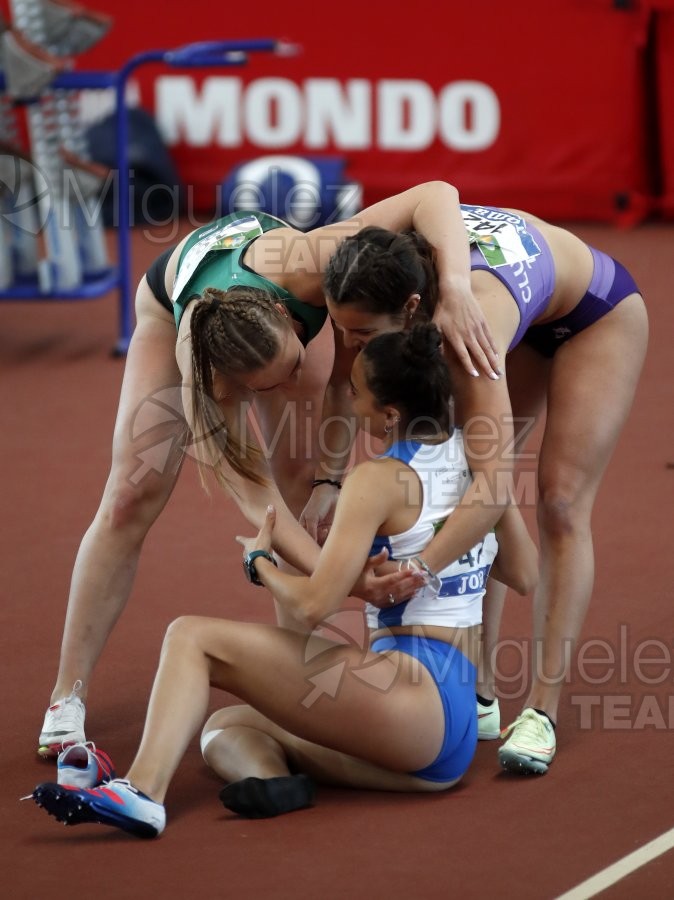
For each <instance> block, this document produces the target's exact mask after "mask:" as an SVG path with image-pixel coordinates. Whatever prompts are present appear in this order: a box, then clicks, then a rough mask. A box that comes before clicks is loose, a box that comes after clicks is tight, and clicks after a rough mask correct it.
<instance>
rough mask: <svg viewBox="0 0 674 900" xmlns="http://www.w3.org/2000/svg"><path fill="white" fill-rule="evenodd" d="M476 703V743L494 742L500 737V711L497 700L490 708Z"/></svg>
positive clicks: (478, 702)
mask: <svg viewBox="0 0 674 900" xmlns="http://www.w3.org/2000/svg"><path fill="white" fill-rule="evenodd" d="M476 702H477V739H478V741H495V740H496V738H498V737H501V710H500V709H499V705H498V698H496V699H495V700H494V702H493V703H492V704H491V706H485V705H484V704H483V703H480V701H479V700H477V701H476Z"/></svg>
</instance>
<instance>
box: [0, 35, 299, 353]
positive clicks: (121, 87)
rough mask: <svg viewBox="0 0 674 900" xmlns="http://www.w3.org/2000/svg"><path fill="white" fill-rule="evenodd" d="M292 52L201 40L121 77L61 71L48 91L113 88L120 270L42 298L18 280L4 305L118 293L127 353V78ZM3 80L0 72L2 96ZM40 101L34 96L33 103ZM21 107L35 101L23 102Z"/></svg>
mask: <svg viewBox="0 0 674 900" xmlns="http://www.w3.org/2000/svg"><path fill="white" fill-rule="evenodd" d="M292 52H294V48H293V47H292V46H291V45H288V44H285V43H284V42H282V41H278V40H274V39H272V38H258V39H251V40H236V41H202V42H199V43H194V44H187V45H185V46H184V47H178V48H176V49H173V50H148V51H146V52H144V53H139V54H137V55H136V56H133V57H131V58H130V59H129V60H128V61H127V62H126V63H125V64H124V65H123V66H122V68H121V69H119V71H117V72H94V71H90V72H76V71H69V72H62V73H61V74H59V75H58V76H57V77H56V78H55V79H54V80H53V81H52V82H51V83H50V85H49V87H48V88H47V90H50V91H51V90H62V89H63V90H96V89H102V88H114V90H115V102H116V106H115V118H116V130H117V192H118V214H119V226H118V228H117V251H118V255H117V265H116V266H112V267H110V268H107V269H104V270H103V271H101V272H98V273H95V274H94V275H90V276H87V277H85V279H84V281H83V283H82V284H81V285H79V286H78V288H77V289H76V290H75V289H74V290H72V291H69V292H67V293H66V292H61V291H50V292H49V293H41V292H40V288H39V284H38V281H37V279H20V280H18V281H17V282H16V283H14V284H12V285H11V286H10V287H9V288H8V289H7V290H5V291H0V300H34V301H40V300H59V301H60V300H91V299H93V298H95V297H100V296H101V295H103V294H107V293H108V292H109V291H111V290H113V289H115V288H118V290H119V326H118V338H117V344H116V345H115V348H114V352H115V354H117V355H120V356H122V355H124V354H126V352H127V350H128V348H129V342H130V340H131V334H132V331H133V321H132V313H133V293H132V291H133V287H134V286H133V285H132V283H131V234H130V222H131V220H130V215H129V212H130V203H129V180H130V174H129V164H128V118H127V114H126V103H125V97H126V86H127V82H128V79H129V76H130V75H131V74H132V73H133V72H135V70H136V69H138V68H140V67H141V66H144V65H146V64H148V63H162V64H164V65H166V66H170V67H172V68H183V69H185V68H205V67H217V66H243V65H245V64H246V63H247V62H248V54H249V53H276V54H279V55H288V54H289V53H292ZM4 88H5V79H4V76H3V74H2V72H0V91H1V90H4ZM37 99H38V98H37V97H36V98H35V100H37ZM20 102H21V103H30V102H34V101H31V100H21V101H20Z"/></svg>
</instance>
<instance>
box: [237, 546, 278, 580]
mask: <svg viewBox="0 0 674 900" xmlns="http://www.w3.org/2000/svg"><path fill="white" fill-rule="evenodd" d="M259 556H263V557H264V558H265V559H268V560H269V562H270V563H273V564H274V565H275V566H276V567H277V568H278V563H277V562H276V560H275V559H274V557H273V556H272V555H271V553H267V551H266V550H251V551H250V553H246V555H245V556H244V558H243V571H244V572H245V573H246V578H247V579H248V581H250V583H251V584H259V585H260V586H261V587H264V585H263V584H262V582H261V581H260V579H259V578H258V577H257V572H256V571H255V560H256V559H257V558H258V557H259Z"/></svg>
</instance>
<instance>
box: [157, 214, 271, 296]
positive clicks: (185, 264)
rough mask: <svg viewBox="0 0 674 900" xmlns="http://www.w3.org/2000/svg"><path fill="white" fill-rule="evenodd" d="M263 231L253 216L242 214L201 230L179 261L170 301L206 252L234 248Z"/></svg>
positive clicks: (180, 292) (184, 286) (187, 282)
mask: <svg viewBox="0 0 674 900" xmlns="http://www.w3.org/2000/svg"><path fill="white" fill-rule="evenodd" d="M263 233H264V232H263V231H262V226H261V225H260V223H259V222H258V220H257V219H256V218H255V216H244V217H243V218H241V219H235V220H234V221H233V222H228V223H227V224H226V225H215V226H213V228H212V229H209V230H208V231H205V232H203V234H202V235H201V237H200V238H199V240H198V241H197V242H196V244H194V245H193V246H192V247H190V249H189V250H188V251H187V253H186V254H185V256H184V257H183V259H182V262H181V263H180V270H179V272H178V274H177V275H176V279H175V281H174V282H173V293H172V294H171V300H172V302H174V303H175V302H176V300H177V299H178V297H180V295H181V294H182V292H183V291H184V289H185V288H186V287H187V285H188V284H189V281H190V279H191V277H192V276H193V275H194V273H195V272H196V270H197V269H198V267H199V264H200V263H201V262H202V260H203V259H204V257H205V256H206V254H207V253H210V252H211V250H236V248H237V247H241V245H242V244H246V243H248V241H252V240H253V238H256V237H259V236H260V235H261V234H263Z"/></svg>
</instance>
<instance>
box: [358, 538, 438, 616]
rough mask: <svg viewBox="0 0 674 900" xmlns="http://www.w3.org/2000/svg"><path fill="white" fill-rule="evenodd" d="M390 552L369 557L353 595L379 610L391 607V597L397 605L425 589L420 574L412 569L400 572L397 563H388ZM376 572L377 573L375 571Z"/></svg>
mask: <svg viewBox="0 0 674 900" xmlns="http://www.w3.org/2000/svg"><path fill="white" fill-rule="evenodd" d="M387 559H388V550H386V548H384V549H383V550H380V552H379V553H377V554H376V556H370V557H368V560H367V562H366V563H365V567H364V569H363V571H362V573H361V575H360V578H359V579H358V581H357V582H356V583H355V584H354V586H353V588H352V590H351V593H352V595H353V596H354V597H359V598H360V599H361V600H365V601H366V603H371V604H372V605H373V606H376V607H378V608H379V609H384V608H385V607H387V606H391V597H393V599H394V601H395V602H396V603H399V602H400V601H401V600H408V599H409V598H410V597H411V596H412V594H414V593H416V591H418V590H419V588H421V587H423V585H424V579H423V577H422V576H421V575H420V574H419V572H415V571H412V570H410V569H403V570H399V569H398V566H397V565H396V563H387ZM375 570H376V571H375Z"/></svg>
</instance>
